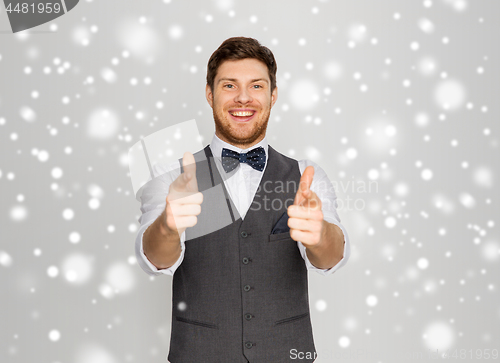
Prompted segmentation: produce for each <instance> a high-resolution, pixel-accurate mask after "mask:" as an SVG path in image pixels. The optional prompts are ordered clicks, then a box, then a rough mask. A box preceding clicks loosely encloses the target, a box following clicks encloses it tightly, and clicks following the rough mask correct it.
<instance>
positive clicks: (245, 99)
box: [234, 87, 253, 104]
mask: <svg viewBox="0 0 500 363" xmlns="http://www.w3.org/2000/svg"><path fill="white" fill-rule="evenodd" d="M234 101H235V102H238V103H243V104H246V103H250V102H252V101H253V98H252V96H251V95H250V92H248V89H246V88H244V87H243V88H240V89H239V91H238V93H237V94H236V96H235V98H234Z"/></svg>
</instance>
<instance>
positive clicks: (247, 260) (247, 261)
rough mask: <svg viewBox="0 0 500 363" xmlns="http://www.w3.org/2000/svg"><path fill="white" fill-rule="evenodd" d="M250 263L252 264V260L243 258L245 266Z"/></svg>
mask: <svg viewBox="0 0 500 363" xmlns="http://www.w3.org/2000/svg"><path fill="white" fill-rule="evenodd" d="M249 262H250V260H249V259H248V257H243V263H244V264H245V265H248V263H249Z"/></svg>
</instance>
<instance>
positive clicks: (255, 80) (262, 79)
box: [217, 78, 269, 83]
mask: <svg viewBox="0 0 500 363" xmlns="http://www.w3.org/2000/svg"><path fill="white" fill-rule="evenodd" d="M222 81H231V82H238V80H237V79H236V78H221V79H219V82H217V83H220V82H222ZM259 81H264V82H266V83H269V82H268V80H267V79H265V78H257V79H252V80H251V81H250V83H253V82H259Z"/></svg>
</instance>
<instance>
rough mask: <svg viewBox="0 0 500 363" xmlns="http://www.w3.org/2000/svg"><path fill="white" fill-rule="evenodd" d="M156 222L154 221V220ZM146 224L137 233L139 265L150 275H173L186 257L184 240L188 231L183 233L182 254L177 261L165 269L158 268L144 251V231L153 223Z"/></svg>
mask: <svg viewBox="0 0 500 363" xmlns="http://www.w3.org/2000/svg"><path fill="white" fill-rule="evenodd" d="M153 222H154V221H153ZM151 224H152V223H150V224H149V225H145V226H144V227H145V228H142V231H140V232H139V234H138V235H137V241H136V257H137V262H138V263H139V266H141V268H142V269H143V270H144V272H146V273H147V274H148V275H150V276H160V275H170V276H173V275H174V272H175V270H177V267H179V265H180V264H181V263H182V261H183V259H184V249H185V244H184V241H185V239H186V232H183V233H182V235H181V238H180V240H181V255H180V256H179V258H178V259H177V261H176V262H175V263H174V264H173V265H172V266H170V267H167V268H164V269H158V268H157V267H156V266H155V265H153V264H152V263H151V261H149V260H148V258H147V257H146V255H145V253H144V249H143V236H144V232H145V231H146V229H148V227H149V226H150V225H151Z"/></svg>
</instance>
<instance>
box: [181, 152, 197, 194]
mask: <svg viewBox="0 0 500 363" xmlns="http://www.w3.org/2000/svg"><path fill="white" fill-rule="evenodd" d="M182 167H183V169H184V173H183V178H182V179H183V181H184V185H185V187H186V188H187V189H188V190H189V191H191V192H197V191H198V183H197V181H196V162H195V160H194V156H193V154H191V153H190V152H189V151H186V152H185V153H184V156H183V157H182Z"/></svg>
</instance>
